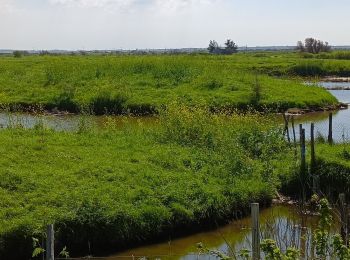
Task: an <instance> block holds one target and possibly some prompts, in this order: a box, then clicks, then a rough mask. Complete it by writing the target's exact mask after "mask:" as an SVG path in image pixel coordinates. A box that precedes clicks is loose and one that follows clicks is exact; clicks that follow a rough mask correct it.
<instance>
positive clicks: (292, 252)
mask: <svg viewBox="0 0 350 260" xmlns="http://www.w3.org/2000/svg"><path fill="white" fill-rule="evenodd" d="M260 246H261V250H262V251H263V253H264V254H265V259H267V260H295V259H299V257H300V251H299V250H298V249H296V248H294V247H290V248H287V250H286V253H285V254H283V253H282V252H281V250H280V248H279V247H278V246H277V245H276V242H275V241H274V240H272V239H265V240H263V241H262V242H261V245H260Z"/></svg>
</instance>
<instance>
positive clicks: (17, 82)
mask: <svg viewBox="0 0 350 260" xmlns="http://www.w3.org/2000/svg"><path fill="white" fill-rule="evenodd" d="M300 60H301V59H300V57H299V56H298V55H296V54H292V53H288V54H283V55H282V54H276V55H275V56H272V55H270V54H269V53H266V54H265V55H263V56H259V55H255V54H236V55H233V56H226V55H215V56H212V55H176V56H172V55H161V56H156V55H149V56H137V55H135V56H89V55H85V56H79V55H75V56H68V55H66V56H65V55H62V56H53V55H44V56H25V57H23V58H22V59H15V58H12V57H1V58H0V68H1V69H0V90H1V93H6V95H5V94H0V104H1V105H8V106H10V107H16V106H17V107H18V106H19V105H20V107H21V108H22V109H26V108H28V107H33V106H38V105H40V106H42V107H43V108H44V109H53V108H55V107H56V108H58V109H60V110H66V111H70V112H82V107H84V106H90V107H91V108H90V110H93V109H95V110H96V111H94V112H95V113H97V114H101V113H105V112H107V113H118V114H120V113H128V112H132V113H133V112H135V113H137V114H147V113H155V112H156V110H157V109H160V108H162V107H163V106H167V105H169V104H170V103H172V102H173V101H174V100H177V99H179V100H181V101H182V102H186V104H187V105H196V106H209V107H211V108H213V109H215V110H218V109H229V108H230V109H231V110H234V109H237V108H238V109H244V110H245V109H247V108H248V107H251V106H253V107H255V106H258V107H255V108H259V109H261V110H263V109H266V108H267V109H273V110H284V109H286V108H290V107H300V108H307V107H309V108H313V107H323V106H327V105H332V104H335V103H336V99H335V98H334V97H332V95H331V94H329V93H328V92H327V91H326V90H323V89H321V88H317V87H314V86H304V85H303V84H302V82H301V81H300V80H293V79H289V80H287V79H286V78H283V79H277V78H275V77H271V76H269V75H286V74H287V73H291V74H293V75H294V74H296V75H316V74H317V75H319V74H322V75H323V74H327V75H328V74H329V73H332V74H333V72H337V73H336V74H338V72H339V74H341V73H342V74H346V73H348V72H349V71H350V69H348V67H349V66H348V65H347V63H346V61H341V62H342V63H341V64H336V65H335V64H334V62H335V61H331V60H329V62H327V64H325V65H324V66H323V67H322V68H321V70H317V71H314V69H312V70H311V69H307V72H304V69H303V68H301V67H302V66H304V65H302V64H303V63H302V62H300ZM317 61H319V60H317ZM299 63H300V64H301V65H299ZM310 63H312V64H314V63H315V62H314V61H310ZM345 63H346V64H345ZM294 66H296V67H294ZM313 67H316V65H315V66H314V65H313ZM321 72H322V73H321ZM257 73H258V74H259V81H258V82H257V80H256V75H257ZM267 74H268V75H267ZM233 90H234V91H233ZM253 92H254V95H253V97H252V93H253ZM258 101H259V102H258Z"/></svg>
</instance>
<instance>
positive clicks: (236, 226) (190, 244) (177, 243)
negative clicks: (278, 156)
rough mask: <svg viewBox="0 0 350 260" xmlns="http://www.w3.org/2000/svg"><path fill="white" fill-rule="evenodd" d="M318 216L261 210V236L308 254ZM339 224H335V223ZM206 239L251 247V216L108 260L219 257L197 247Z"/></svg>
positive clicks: (224, 247)
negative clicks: (205, 252)
mask: <svg viewBox="0 0 350 260" xmlns="http://www.w3.org/2000/svg"><path fill="white" fill-rule="evenodd" d="M317 223H318V217H315V216H307V215H303V214H301V213H300V210H299V209H298V208H297V207H294V206H281V205H278V206H273V207H271V208H268V209H264V210H262V211H261V213H260V225H261V235H262V238H266V239H267V238H272V239H275V240H276V241H277V243H278V245H279V246H280V248H281V249H283V250H284V249H286V248H287V247H290V246H295V247H297V248H299V249H301V250H302V251H303V252H305V254H310V252H311V248H310V244H311V243H310V240H311V234H312V230H313V229H314V228H315V227H316V226H317ZM334 228H336V225H335V226H334ZM198 243H203V245H205V246H206V247H207V248H208V249H211V250H220V251H221V252H223V253H225V254H227V255H231V256H232V253H233V252H234V253H236V254H237V255H238V253H239V252H240V250H242V249H244V248H245V249H250V248H251V218H250V217H246V218H243V219H239V220H235V221H232V222H231V223H230V224H228V225H226V226H224V227H220V228H217V229H216V230H213V231H207V232H201V233H197V234H194V235H189V236H186V237H183V238H178V239H173V238H171V237H170V238H169V240H168V241H164V242H162V243H156V244H153V245H148V246H142V247H137V248H133V249H130V250H126V251H124V252H120V253H118V254H116V255H113V256H110V257H109V258H107V259H108V260H117V259H135V258H136V259H139V258H144V259H174V260H175V259H185V260H192V259H193V260H194V259H198V257H199V256H200V259H217V258H216V257H214V256H210V255H208V254H204V255H203V254H201V252H200V251H199V250H198V248H197V244H198Z"/></svg>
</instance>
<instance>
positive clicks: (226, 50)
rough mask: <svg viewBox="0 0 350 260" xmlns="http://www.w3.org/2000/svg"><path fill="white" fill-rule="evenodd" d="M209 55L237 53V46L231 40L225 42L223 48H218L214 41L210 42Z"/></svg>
mask: <svg viewBox="0 0 350 260" xmlns="http://www.w3.org/2000/svg"><path fill="white" fill-rule="evenodd" d="M208 51H209V53H212V54H226V55H230V54H233V53H236V52H237V51H238V46H237V44H236V43H234V42H233V41H232V40H231V39H228V40H227V41H226V42H225V47H221V46H219V44H218V43H217V42H216V41H215V40H211V41H210V43H209V47H208Z"/></svg>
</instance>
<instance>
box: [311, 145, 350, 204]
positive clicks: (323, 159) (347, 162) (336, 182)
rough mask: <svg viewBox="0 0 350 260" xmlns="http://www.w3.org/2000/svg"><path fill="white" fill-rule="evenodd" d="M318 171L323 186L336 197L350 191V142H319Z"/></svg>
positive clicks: (317, 147)
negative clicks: (330, 143)
mask: <svg viewBox="0 0 350 260" xmlns="http://www.w3.org/2000/svg"><path fill="white" fill-rule="evenodd" d="M316 153H317V173H318V174H319V175H320V180H321V188H322V189H323V191H324V192H325V193H329V195H330V196H331V197H333V198H334V199H338V195H339V193H342V192H343V193H345V194H349V192H350V144H348V143H345V144H337V145H332V146H330V145H328V144H317V145H316Z"/></svg>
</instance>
